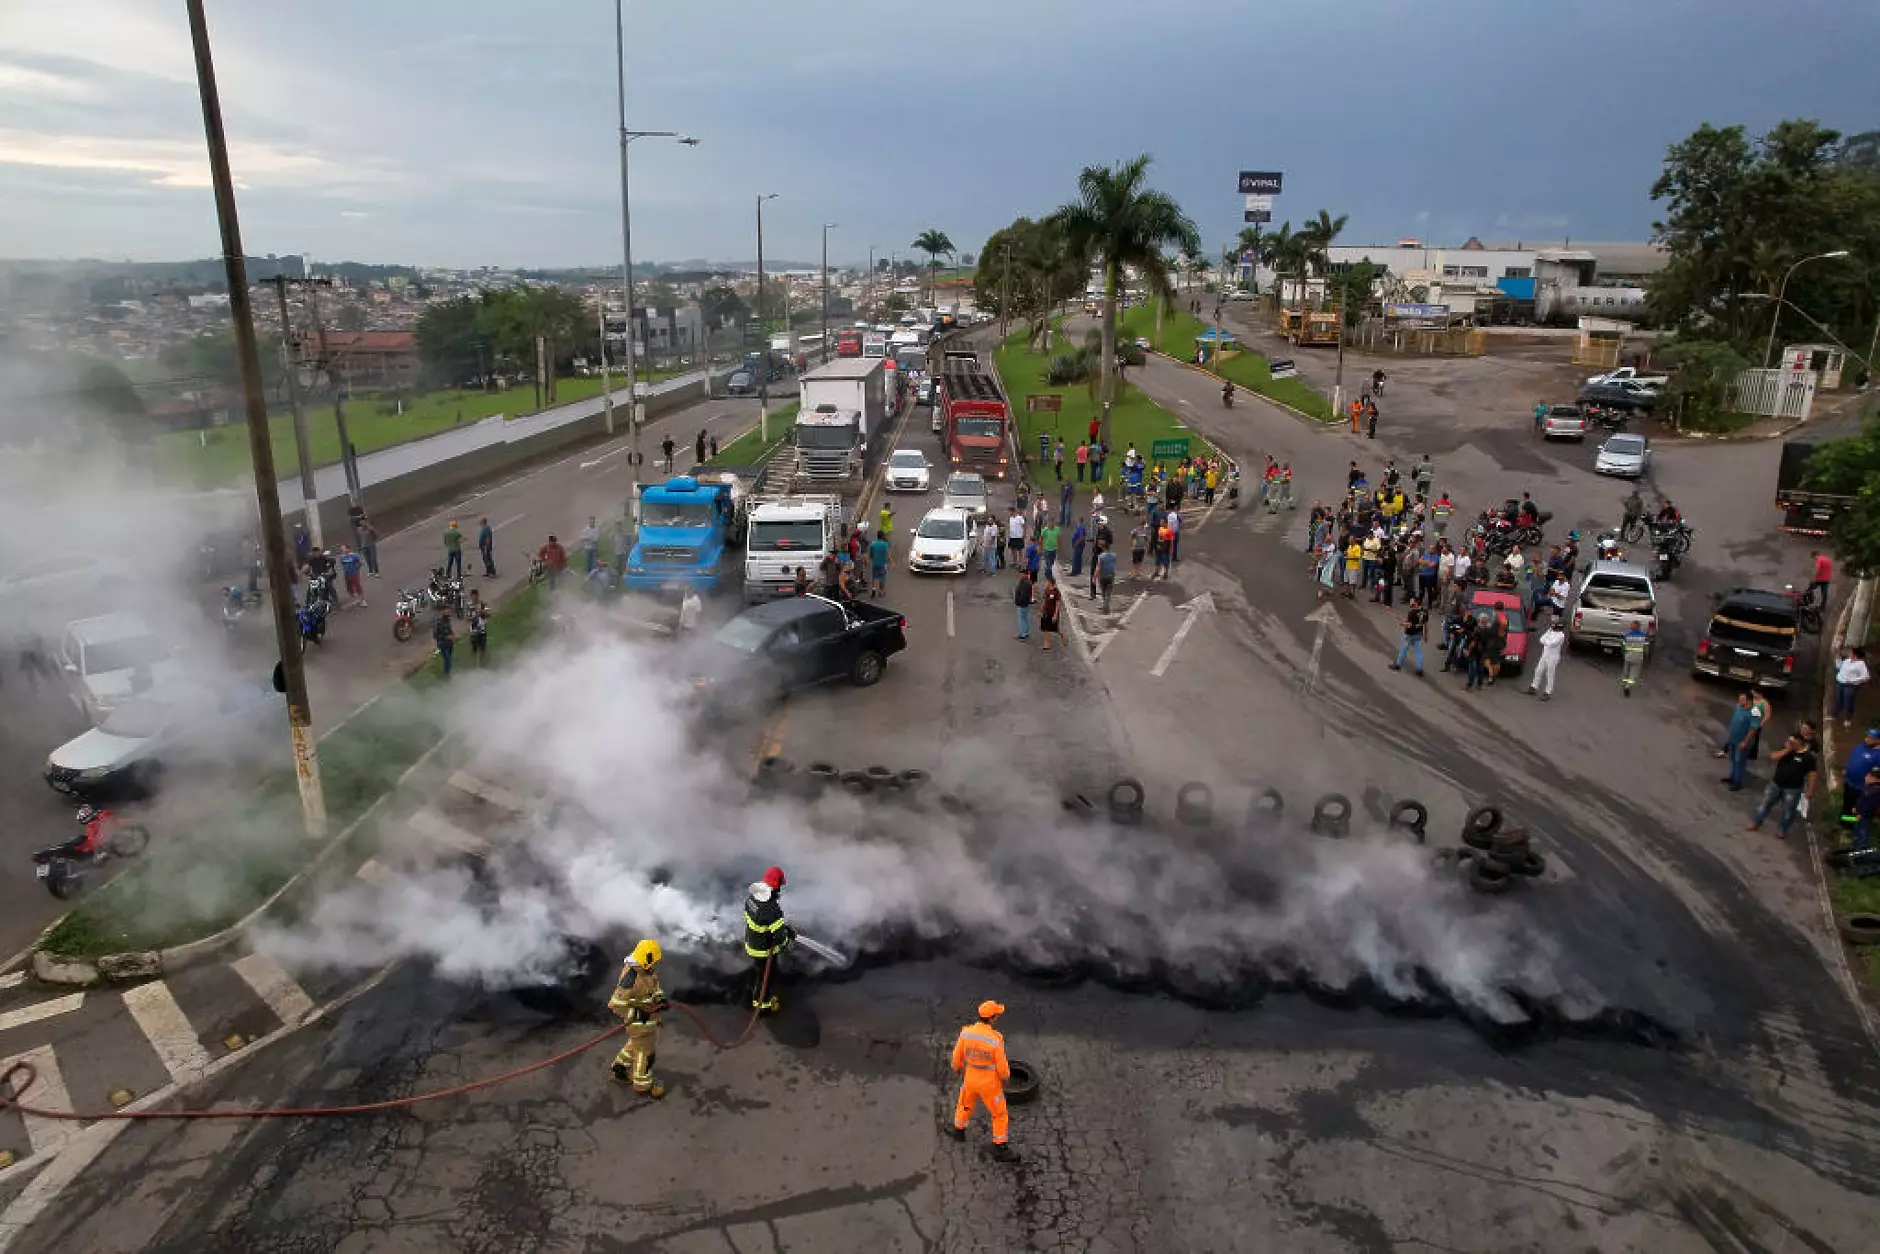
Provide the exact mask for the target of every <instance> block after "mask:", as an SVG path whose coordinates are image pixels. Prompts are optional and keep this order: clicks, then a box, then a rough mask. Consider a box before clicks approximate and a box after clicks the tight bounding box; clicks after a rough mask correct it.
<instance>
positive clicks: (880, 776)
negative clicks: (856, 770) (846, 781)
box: [862, 765, 898, 789]
mask: <svg viewBox="0 0 1880 1254" xmlns="http://www.w3.org/2000/svg"><path fill="white" fill-rule="evenodd" d="M862 774H864V775H866V776H868V782H869V783H871V784H873V785H874V786H875V787H876V788H881V789H887V788H894V787H897V786H898V782H897V778H896V776H895V773H894V770H893V768H892V767H886V766H881V765H875V766H866V767H863V768H862Z"/></svg>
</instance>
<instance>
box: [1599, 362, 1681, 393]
mask: <svg viewBox="0 0 1880 1254" xmlns="http://www.w3.org/2000/svg"><path fill="white" fill-rule="evenodd" d="M1669 382H1671V376H1670V375H1668V374H1640V373H1639V372H1638V369H1637V368H1636V367H1634V366H1620V367H1619V368H1618V369H1617V370H1608V371H1607V372H1606V373H1605V374H1596V375H1591V376H1589V377H1588V378H1587V380H1586V386H1587V387H1596V386H1598V385H1599V384H1602V383H1607V384H1618V383H1636V384H1637V385H1638V386H1639V387H1642V388H1646V389H1648V390H1650V391H1653V392H1656V391H1658V390H1659V389H1660V388H1662V387H1664V386H1665V385H1666V384H1667V383H1669Z"/></svg>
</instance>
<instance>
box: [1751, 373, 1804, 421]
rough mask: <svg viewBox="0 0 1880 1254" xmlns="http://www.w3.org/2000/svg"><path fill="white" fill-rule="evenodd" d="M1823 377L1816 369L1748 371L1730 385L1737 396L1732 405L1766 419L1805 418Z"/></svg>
mask: <svg viewBox="0 0 1880 1254" xmlns="http://www.w3.org/2000/svg"><path fill="white" fill-rule="evenodd" d="M1820 377H1821V376H1820V375H1818V374H1816V373H1815V372H1814V371H1813V370H1745V371H1744V372H1743V373H1742V374H1740V375H1738V376H1736V382H1735V383H1733V384H1731V385H1730V390H1731V392H1732V393H1733V394H1734V395H1735V400H1734V401H1733V402H1732V403H1731V406H1730V408H1732V409H1734V410H1735V411H1736V412H1737V413H1740V414H1761V415H1762V416H1764V417H1767V418H1794V419H1797V420H1800V419H1805V418H1807V417H1808V415H1809V413H1810V412H1811V411H1812V410H1813V409H1814V407H1815V385H1816V383H1817V382H1818V381H1819V380H1820Z"/></svg>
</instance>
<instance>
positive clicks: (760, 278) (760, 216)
mask: <svg viewBox="0 0 1880 1254" xmlns="http://www.w3.org/2000/svg"><path fill="white" fill-rule="evenodd" d="M776 198H777V193H776V192H760V193H758V197H757V338H758V342H759V343H760V344H761V345H762V346H763V356H762V357H761V358H760V361H761V362H762V365H761V366H760V368H759V369H758V371H757V438H758V440H759V441H760V442H761V443H763V444H765V445H768V444H769V443H770V332H768V331H767V330H765V329H764V202H765V201H766V200H775V199H776Z"/></svg>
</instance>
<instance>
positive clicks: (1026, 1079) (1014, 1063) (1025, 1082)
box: [1005, 1058, 1038, 1106]
mask: <svg viewBox="0 0 1880 1254" xmlns="http://www.w3.org/2000/svg"><path fill="white" fill-rule="evenodd" d="M1007 1062H1008V1064H1009V1065H1010V1066H1011V1069H1012V1077H1011V1079H1009V1080H1007V1081H1006V1082H1005V1102H1006V1105H1008V1106H1025V1105H1029V1104H1030V1103H1032V1102H1035V1101H1037V1100H1038V1072H1037V1071H1036V1070H1035V1069H1034V1068H1033V1067H1032V1065H1031V1064H1030V1063H1028V1062H1020V1061H1019V1060H1018V1059H1016V1058H1011V1059H1007Z"/></svg>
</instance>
